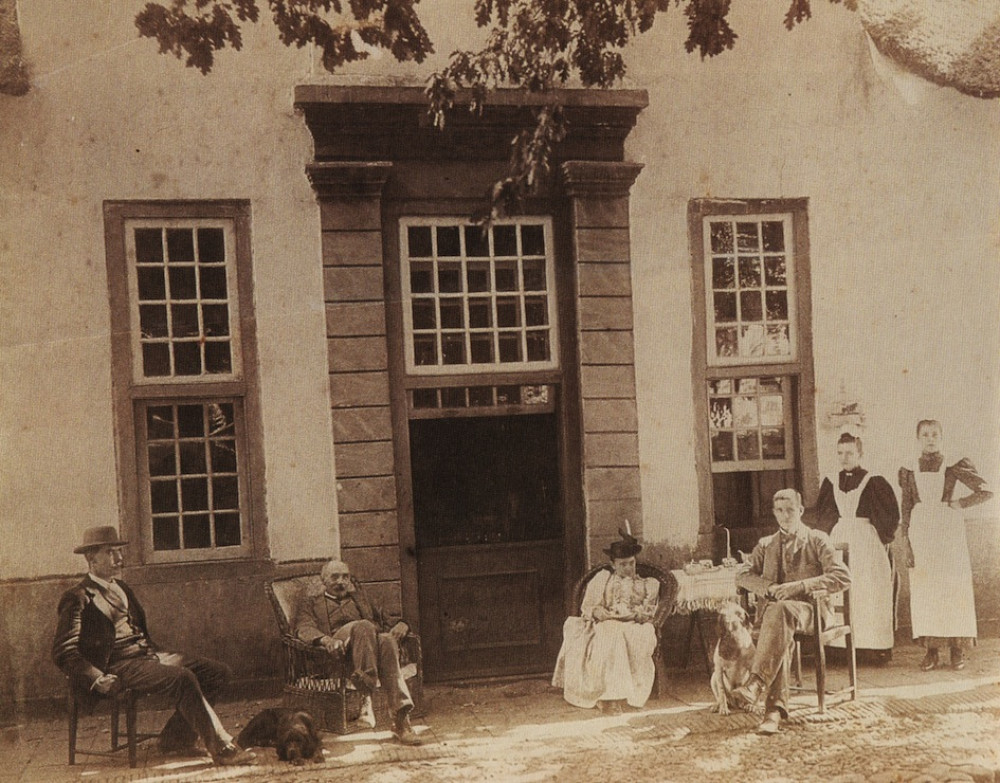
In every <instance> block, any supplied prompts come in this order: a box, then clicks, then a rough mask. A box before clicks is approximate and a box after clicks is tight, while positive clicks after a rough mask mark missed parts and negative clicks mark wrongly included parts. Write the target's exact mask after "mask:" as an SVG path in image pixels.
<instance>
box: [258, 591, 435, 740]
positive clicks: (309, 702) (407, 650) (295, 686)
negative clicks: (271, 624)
mask: <svg viewBox="0 0 1000 783" xmlns="http://www.w3.org/2000/svg"><path fill="white" fill-rule="evenodd" d="M355 584H357V582H355ZM264 588H265V590H266V591H267V597H268V598H269V599H270V600H271V606H272V608H273V609H274V617H275V619H276V620H277V622H278V629H279V630H280V632H281V644H282V647H283V652H284V665H285V671H284V680H285V682H284V686H283V688H282V691H283V693H284V702H285V704H286V705H287V706H289V707H295V708H298V709H304V710H307V711H308V712H309V713H311V714H312V716H313V718H314V720H315V721H316V723H317V725H318V726H319V727H320V728H322V729H325V730H327V731H334V732H337V733H338V734H345V733H347V726H348V718H350V719H352V720H353V719H356V718H357V716H358V713H359V712H360V709H361V696H360V694H359V693H358V692H357V691H356V690H354V686H353V684H352V683H351V682H350V678H349V675H350V671H349V669H348V661H347V656H346V654H345V653H344V652H343V651H339V652H337V653H329V652H327V651H326V650H325V649H324V648H322V647H317V646H316V645H311V644H306V643H305V642H303V641H301V640H300V639H298V638H297V637H296V636H295V629H294V625H293V624H294V622H295V615H296V611H297V609H296V607H298V605H299V602H300V601H301V600H302V599H303V598H306V597H308V596H316V595H319V594H320V593H322V592H323V583H322V581H321V580H320V578H319V576H302V577H292V578H288V579H275V580H274V581H271V582H267V583H265V585H264ZM399 658H400V660H399V664H400V667H401V669H402V673H403V677H404V679H405V680H406V684H407V685H408V686H409V688H410V694H411V696H412V697H413V703H414V714H420V709H421V707H422V705H423V690H424V689H423V670H422V663H421V661H422V659H421V650H420V637H419V636H417V635H416V634H414V633H409V634H407V636H406V638H404V639H403V641H402V643H401V644H400V646H399ZM378 694H379V692H378V691H377V692H376V695H378Z"/></svg>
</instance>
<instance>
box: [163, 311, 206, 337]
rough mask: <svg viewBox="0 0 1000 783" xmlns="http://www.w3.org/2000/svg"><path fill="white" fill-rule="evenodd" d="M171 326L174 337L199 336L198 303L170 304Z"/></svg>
mask: <svg viewBox="0 0 1000 783" xmlns="http://www.w3.org/2000/svg"><path fill="white" fill-rule="evenodd" d="M170 320H171V328H172V330H173V336H174V337H197V336H198V335H199V333H200V332H199V331H198V305H193V304H185V305H176V304H175V305H170Z"/></svg>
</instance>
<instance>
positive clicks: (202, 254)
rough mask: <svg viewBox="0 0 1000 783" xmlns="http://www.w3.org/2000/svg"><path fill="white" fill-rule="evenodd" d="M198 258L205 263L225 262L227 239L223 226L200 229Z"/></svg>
mask: <svg viewBox="0 0 1000 783" xmlns="http://www.w3.org/2000/svg"><path fill="white" fill-rule="evenodd" d="M198 260H199V261H200V262H201V263H203V264H221V263H223V262H225V260H226V239H225V235H224V234H223V233H222V229H221V228H199V229H198Z"/></svg>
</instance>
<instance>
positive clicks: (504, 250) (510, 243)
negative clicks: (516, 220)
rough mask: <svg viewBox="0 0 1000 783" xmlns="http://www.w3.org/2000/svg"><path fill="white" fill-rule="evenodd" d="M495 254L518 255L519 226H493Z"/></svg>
mask: <svg viewBox="0 0 1000 783" xmlns="http://www.w3.org/2000/svg"><path fill="white" fill-rule="evenodd" d="M493 255H495V256H516V255H517V226H494V227H493Z"/></svg>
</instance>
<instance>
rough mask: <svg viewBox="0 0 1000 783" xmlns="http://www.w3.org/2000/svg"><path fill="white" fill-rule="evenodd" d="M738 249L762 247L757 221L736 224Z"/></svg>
mask: <svg viewBox="0 0 1000 783" xmlns="http://www.w3.org/2000/svg"><path fill="white" fill-rule="evenodd" d="M736 249H737V250H739V251H746V250H759V249H760V240H759V239H758V237H757V224H756V223H737V224H736Z"/></svg>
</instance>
